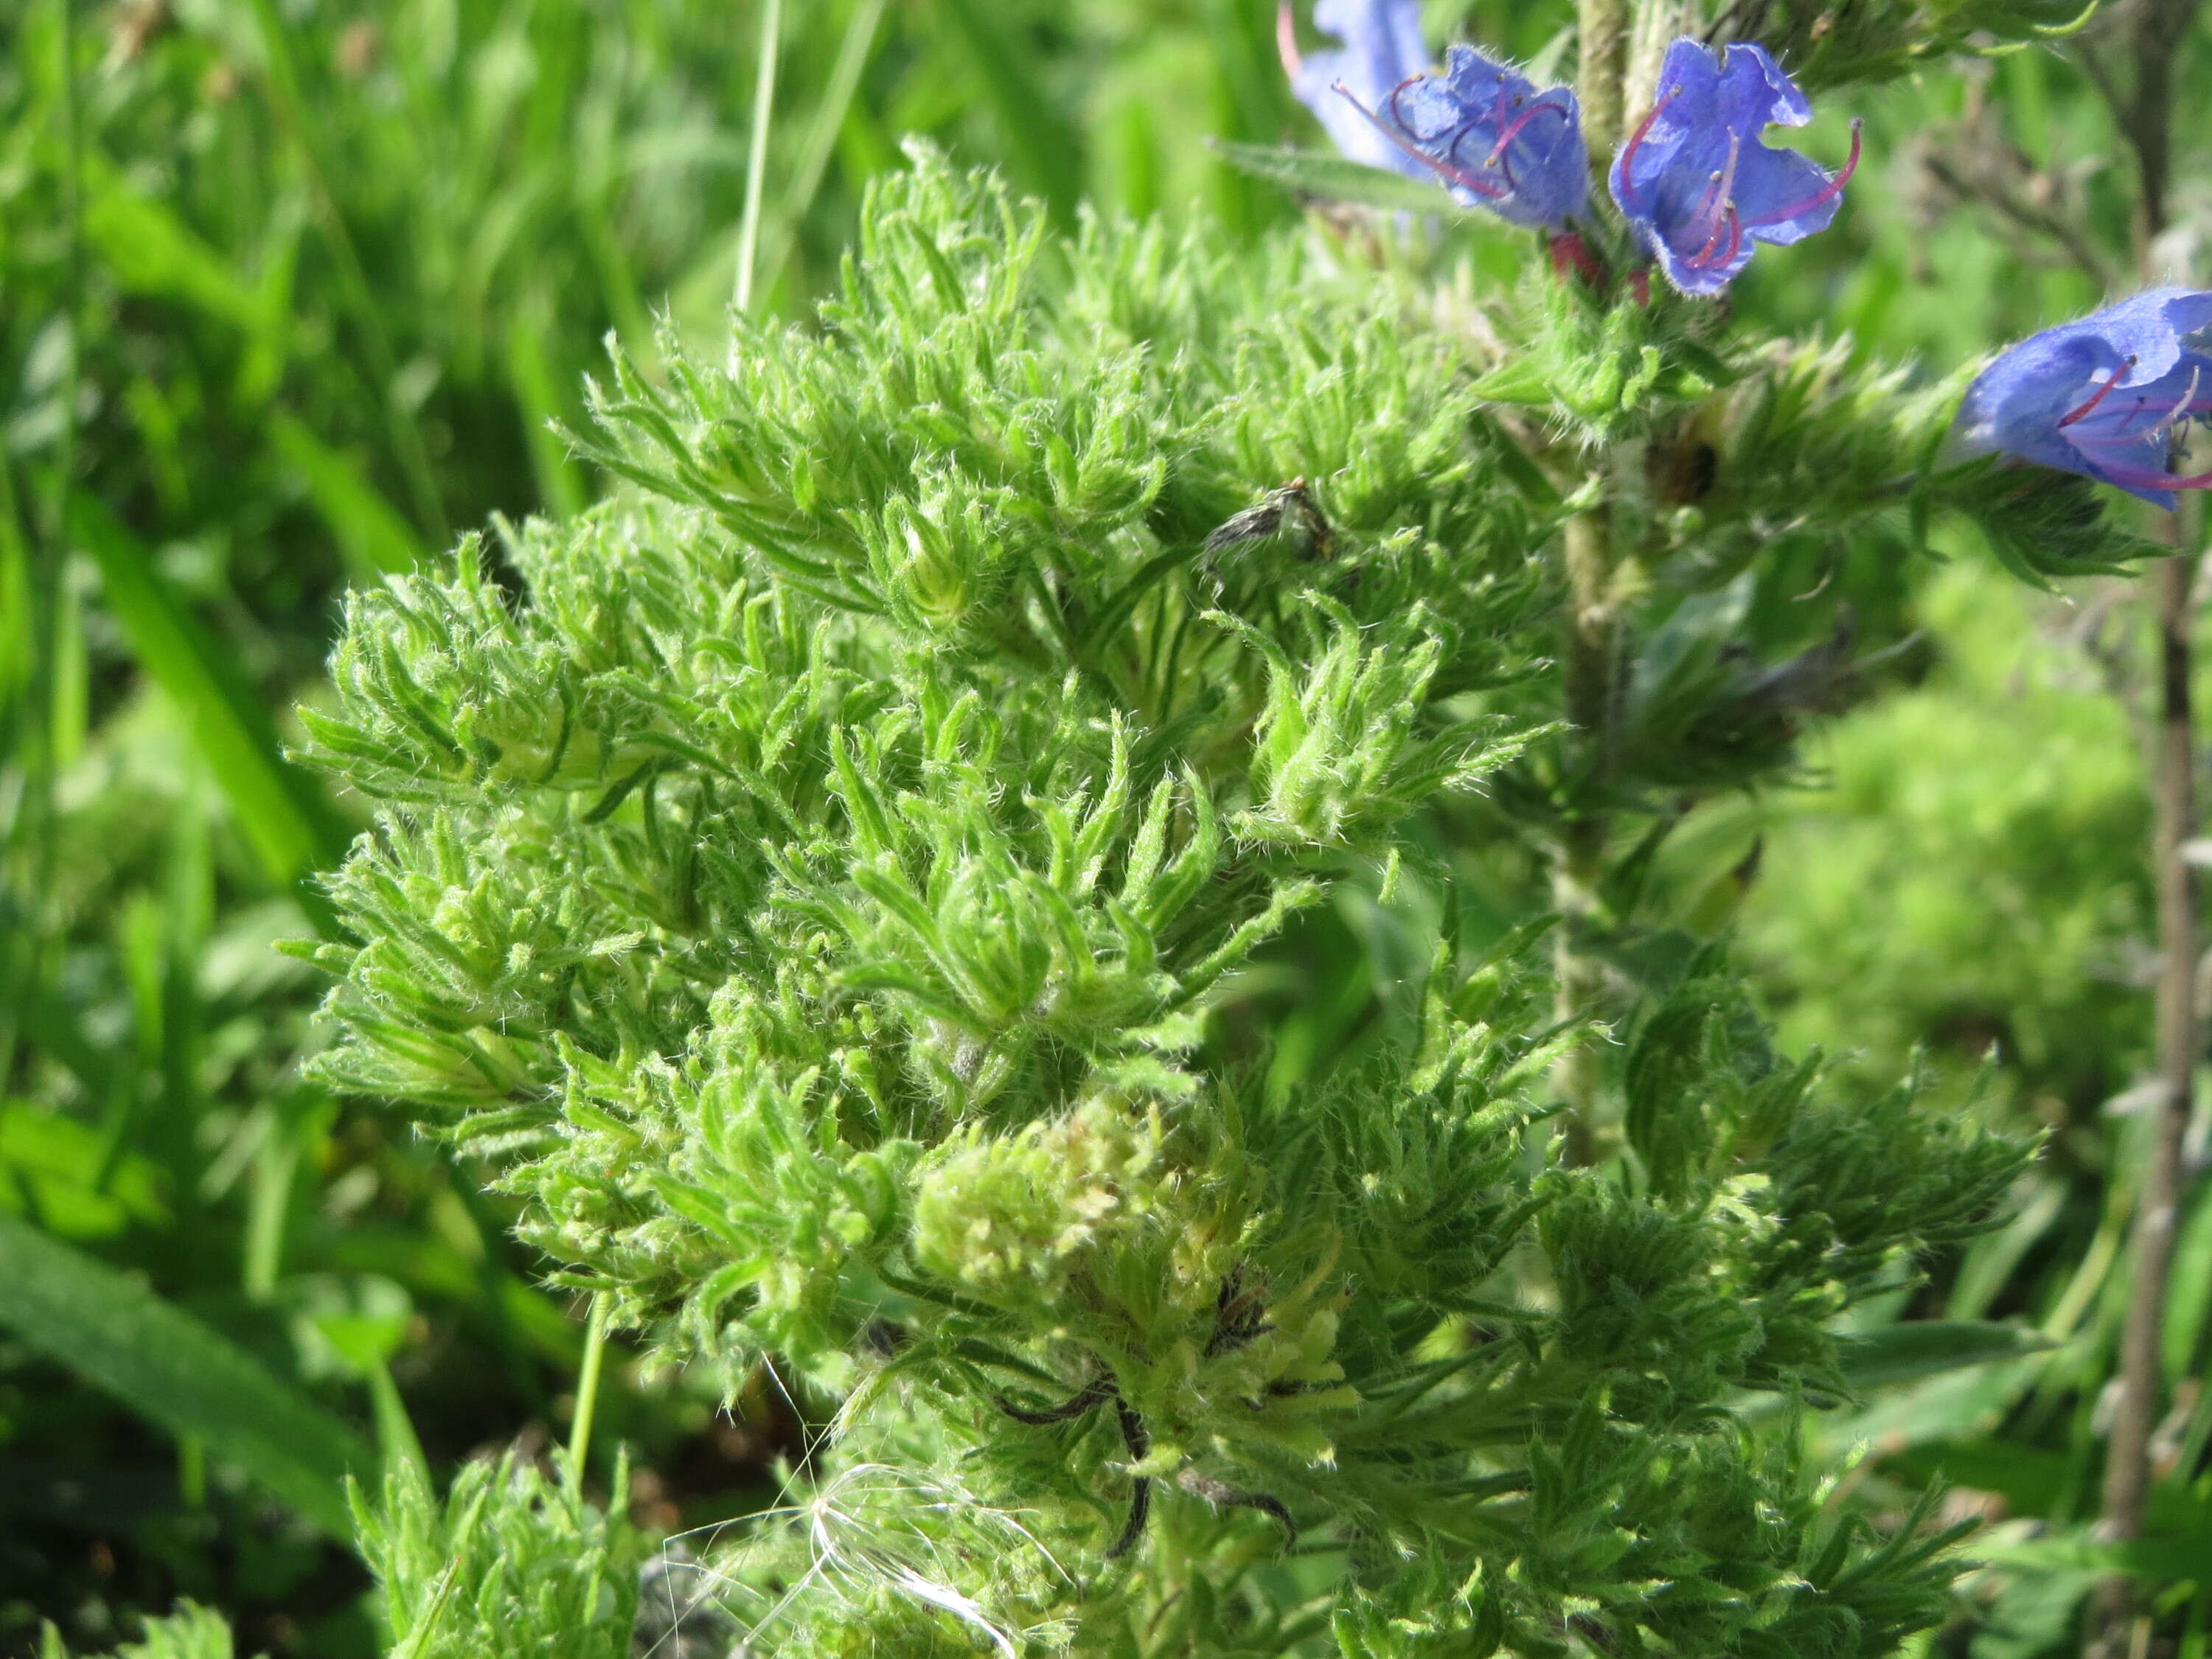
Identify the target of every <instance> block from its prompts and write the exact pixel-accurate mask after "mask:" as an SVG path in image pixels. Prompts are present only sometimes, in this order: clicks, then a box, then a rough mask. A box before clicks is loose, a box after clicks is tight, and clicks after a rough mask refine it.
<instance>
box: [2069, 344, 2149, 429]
mask: <svg viewBox="0 0 2212 1659" xmlns="http://www.w3.org/2000/svg"><path fill="white" fill-rule="evenodd" d="M2135 366H2136V360H2135V359H2134V358H2132V357H2130V358H2129V359H2128V360H2127V361H2126V362H2124V363H2122V364H2121V365H2120V366H2119V367H2118V368H2116V369H2114V370H2113V371H2112V379H2111V380H2107V381H2106V382H2105V383H2104V385H2102V386H2099V387H2098V388H2097V389H2096V390H2095V391H2094V392H2091V393H2090V394H2089V401H2088V402H2087V403H2086V404H2082V405H2081V407H2080V408H2078V409H2069V410H2067V411H2066V413H2065V414H2063V415H2061V416H2059V417H2058V429H2059V430H2060V431H2062V432H2063V431H2064V430H2065V429H2066V428H2068V427H2069V426H2071V425H2073V424H2074V422H2076V421H2080V420H2085V419H2087V417H2088V415H2089V412H2090V411H2091V410H2093V409H2095V408H2096V406H2097V405H2098V404H2101V403H2102V402H2104V401H2105V399H2106V398H2109V397H2111V396H2112V388H2113V387H2115V386H2118V385H2119V383H2120V382H2121V381H2123V380H2126V379H2127V378H2128V371H2129V370H2130V369H2131V368H2134V367H2135Z"/></svg>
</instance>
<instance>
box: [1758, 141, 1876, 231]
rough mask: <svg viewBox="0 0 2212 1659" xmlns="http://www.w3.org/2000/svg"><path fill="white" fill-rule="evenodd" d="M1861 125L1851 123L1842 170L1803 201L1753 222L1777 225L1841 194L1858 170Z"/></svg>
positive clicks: (1816, 207) (1814, 209)
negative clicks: (1849, 147)
mask: <svg viewBox="0 0 2212 1659" xmlns="http://www.w3.org/2000/svg"><path fill="white" fill-rule="evenodd" d="M1862 126H1863V123H1861V122H1859V121H1857V120H1854V121H1853V122H1852V123H1851V153H1850V155H1848V156H1846V157H1845V158H1844V166H1843V171H1841V172H1840V173H1837V174H1836V176H1835V177H1834V178H1832V179H1829V180H1828V182H1827V183H1826V184H1825V185H1822V186H1821V187H1820V189H1819V190H1817V191H1814V193H1813V194H1812V195H1810V196H1808V197H1806V198H1805V199H1804V200H1803V201H1802V202H1792V203H1790V205H1789V206H1787V207H1780V208H1777V209H1775V210H1774V211H1773V212H1771V213H1770V214H1767V215H1766V216H1765V217H1764V218H1760V219H1757V220H1754V221H1753V224H1754V225H1778V224H1780V223H1781V222H1783V221H1784V220H1785V219H1795V218H1796V217H1798V216H1800V215H1801V214H1807V213H1813V212H1816V211H1817V210H1820V209H1821V208H1824V207H1826V206H1827V205H1828V204H1829V203H1831V202H1832V201H1834V200H1835V199H1836V197H1838V196H1841V195H1842V194H1843V193H1844V185H1848V184H1849V183H1850V181H1851V174H1853V173H1857V171H1858V170H1859V150H1860V148H1861V146H1862V144H1863V143H1864V139H1863V136H1862V133H1861V131H1860V129H1861V127H1862Z"/></svg>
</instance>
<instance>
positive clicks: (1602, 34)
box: [1575, 0, 1630, 168]
mask: <svg viewBox="0 0 2212 1659" xmlns="http://www.w3.org/2000/svg"><path fill="white" fill-rule="evenodd" d="M1628 14H1629V8H1628V0H1577V7H1576V26H1577V32H1578V33H1580V35H1581V37H1582V70H1581V73H1580V74H1579V75H1578V76H1577V77H1576V82H1575V90H1576V92H1577V95H1578V96H1579V97H1580V98H1581V100H1582V106H1583V137H1584V138H1585V139H1586V140H1587V141H1588V142H1589V154H1590V162H1591V165H1592V166H1594V167H1599V168H1602V167H1605V166H1606V165H1607V163H1608V162H1610V161H1612V160H1613V146H1614V145H1615V144H1617V143H1620V133H1621V122H1622V119H1623V117H1624V114H1625V111H1624V109H1623V102H1624V100H1625V97H1626V92H1625V88H1626V82H1627V78H1628V41H1629V33H1630V30H1629V15H1628Z"/></svg>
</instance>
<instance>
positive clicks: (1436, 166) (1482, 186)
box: [1330, 75, 1505, 200]
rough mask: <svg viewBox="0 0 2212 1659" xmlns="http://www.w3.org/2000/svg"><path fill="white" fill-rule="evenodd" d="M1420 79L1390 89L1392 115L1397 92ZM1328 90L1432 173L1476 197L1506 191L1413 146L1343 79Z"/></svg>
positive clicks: (1493, 197) (1489, 195) (1501, 194)
mask: <svg viewBox="0 0 2212 1659" xmlns="http://www.w3.org/2000/svg"><path fill="white" fill-rule="evenodd" d="M1420 78H1421V77H1420V76H1418V75H1416V76H1411V77H1409V78H1408V79H1407V80H1404V81H1401V82H1399V83H1398V84H1397V86H1396V88H1395V89H1393V90H1392V92H1391V94H1390V99H1391V113H1392V115H1393V116H1394V117H1395V115H1396V113H1397V98H1398V94H1399V93H1401V92H1403V91H1404V90H1405V89H1406V88H1407V87H1410V86H1411V85H1413V82H1415V81H1418V80H1419V79H1420ZM1330 90H1332V91H1334V92H1335V93H1337V94H1340V95H1341V96H1342V97H1343V99H1344V100H1345V101H1346V103H1348V104H1350V105H1351V106H1352V108H1354V109H1356V110H1358V112H1360V113H1361V114H1362V115H1364V116H1365V117H1366V118H1367V125H1370V126H1371V127H1373V128H1374V129H1375V131H1377V132H1379V133H1381V134H1382V135H1383V137H1385V138H1388V139H1389V141H1390V142H1391V143H1393V144H1394V145H1395V146H1396V147H1397V148H1398V149H1401V150H1402V151H1403V152H1405V154H1407V155H1410V156H1412V157H1413V159H1414V160H1415V161H1419V163H1420V164H1421V165H1422V166H1423V167H1429V168H1431V169H1433V170H1434V171H1435V172H1437V173H1440V174H1442V175H1443V177H1444V178H1446V179H1450V180H1451V182H1452V183H1454V184H1455V185H1459V186H1460V188H1461V189H1462V190H1471V191H1474V193H1475V194H1476V195H1477V196H1486V197H1491V198H1492V199H1493V200H1494V199H1496V198H1497V197H1500V196H1503V195H1504V194H1505V191H1503V190H1501V189H1500V188H1499V187H1498V185H1493V184H1492V183H1491V182H1490V181H1489V180H1488V179H1485V178H1483V177H1481V176H1480V174H1477V173H1469V172H1468V170H1467V169H1466V168H1465V167H1455V166H1454V165H1453V164H1452V163H1450V162H1449V161H1439V160H1437V157H1435V156H1433V155H1430V154H1428V152H1427V151H1425V150H1422V149H1417V148H1415V147H1414V145H1413V143H1410V142H1409V141H1408V140H1407V138H1406V137H1405V136H1404V135H1403V134H1402V133H1400V132H1397V131H1394V130H1393V129H1392V128H1391V126H1390V125H1389V123H1388V122H1386V121H1384V120H1383V118H1382V117H1380V116H1379V115H1377V114H1376V112H1374V111H1373V110H1371V109H1370V108H1368V107H1367V106H1366V105H1364V104H1363V103H1361V102H1360V101H1359V100H1358V98H1357V97H1355V96H1353V95H1352V88H1350V87H1347V86H1346V85H1345V84H1344V82H1341V81H1339V82H1334V85H1333V86H1332V87H1331V88H1330Z"/></svg>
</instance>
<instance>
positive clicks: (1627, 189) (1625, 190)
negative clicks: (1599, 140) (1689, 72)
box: [1613, 87, 1682, 212]
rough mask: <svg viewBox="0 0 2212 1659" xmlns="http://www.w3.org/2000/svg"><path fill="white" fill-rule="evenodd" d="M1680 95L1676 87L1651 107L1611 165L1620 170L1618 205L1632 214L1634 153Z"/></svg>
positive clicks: (1634, 196)
mask: <svg viewBox="0 0 2212 1659" xmlns="http://www.w3.org/2000/svg"><path fill="white" fill-rule="evenodd" d="M1681 95H1682V89H1681V88H1680V87H1676V88H1674V90H1673V91H1672V92H1669V93H1668V94H1667V95H1666V96H1665V97H1664V98H1662V99H1661V100H1659V101H1658V102H1657V103H1656V104H1654V105H1652V106H1651V108H1650V112H1649V113H1647V114H1646V115H1645V116H1644V118H1643V119H1642V120H1641V121H1639V122H1638V123H1637V124H1636V131H1633V132H1632V133H1630V134H1629V135H1628V142H1627V143H1625V144H1623V145H1622V146H1621V147H1620V159H1619V160H1618V161H1615V162H1614V163H1613V165H1614V166H1615V167H1619V168H1620V204H1621V206H1623V207H1625V208H1626V209H1627V210H1629V211H1630V212H1634V211H1635V210H1636V153H1637V151H1638V150H1640V149H1643V148H1644V140H1645V139H1646V138H1649V137H1650V136H1651V128H1652V126H1653V125H1654V124H1655V123H1656V121H1657V120H1658V119H1659V116H1660V113H1661V112H1662V111H1663V110H1665V109H1666V107H1667V106H1668V105H1669V104H1671V103H1673V102H1674V100H1676V99H1677V98H1679V97H1680V96H1681Z"/></svg>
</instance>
